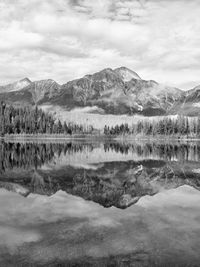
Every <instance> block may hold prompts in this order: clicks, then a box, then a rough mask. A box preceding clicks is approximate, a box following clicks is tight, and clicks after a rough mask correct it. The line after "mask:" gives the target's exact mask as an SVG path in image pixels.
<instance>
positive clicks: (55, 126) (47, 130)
mask: <svg viewBox="0 0 200 267" xmlns="http://www.w3.org/2000/svg"><path fill="white" fill-rule="evenodd" d="M93 130H94V129H93V127H92V126H87V127H84V126H83V125H79V124H75V123H66V122H64V123H62V122H61V121H60V120H55V118H54V117H53V116H52V115H51V114H49V113H45V112H44V111H43V110H42V109H39V108H38V107H37V106H35V107H34V108H31V107H21V108H16V107H13V106H12V105H6V104H5V103H4V102H1V107H0V135H1V136H4V135H5V134H68V135H72V134H91V133H92V132H93Z"/></svg>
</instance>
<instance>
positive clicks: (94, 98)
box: [50, 67, 183, 115]
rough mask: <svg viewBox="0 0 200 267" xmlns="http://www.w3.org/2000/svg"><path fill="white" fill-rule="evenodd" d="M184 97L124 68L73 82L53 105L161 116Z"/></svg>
mask: <svg viewBox="0 0 200 267" xmlns="http://www.w3.org/2000/svg"><path fill="white" fill-rule="evenodd" d="M133 77H134V78H133ZM182 94H183V92H182V91H181V90H179V89H177V88H173V87H166V86H163V85H160V84H158V83H156V82H155V81H152V80H151V81H146V80H142V79H141V78H140V77H139V76H138V75H137V74H136V73H135V72H133V71H130V70H129V69H126V68H125V67H121V68H118V69H115V70H112V69H104V70H102V71H100V72H97V73H94V74H92V75H86V76H84V77H83V78H80V79H77V80H73V81H70V82H68V83H66V84H64V85H62V87H61V92H60V95H57V96H56V97H55V98H52V99H51V100H50V102H51V104H53V105H58V106H62V107H65V108H68V109H73V108H75V107H85V106H97V107H99V108H100V109H101V110H104V112H105V113H106V114H133V113H139V114H143V115H161V114H165V113H166V111H167V110H169V109H170V108H171V107H172V105H173V104H174V102H175V101H176V100H177V99H179V98H180V97H181V96H182Z"/></svg>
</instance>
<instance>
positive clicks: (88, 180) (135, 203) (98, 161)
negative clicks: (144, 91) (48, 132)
mask: <svg viewBox="0 0 200 267" xmlns="http://www.w3.org/2000/svg"><path fill="white" fill-rule="evenodd" d="M199 190H200V142H178V141H174V142H172V141H171V142H169V141H166V142H164V141H160V142H159V141H157V142H153V141H152V142H150V141H149V142H148V141H135V142H117V141H112V142H97V141H93V142H92V141H91V142H90V141H86V140H85V141H84V140H82V141H81V140H79V141H78V140H77V141H75V140H74V141H59V140H57V141H55V140H54V141H48V142H44V141H42V140H41V141H37V142H34V141H33V142H31V141H27V142H26V141H23V142H17V141H15V142H14V141H12V142H8V141H1V142H0V255H1V256H0V266H120V267H121V266H138V267H139V266H167V267H168V266H199V265H200V253H199V252H200V234H199V233H200V191H199Z"/></svg>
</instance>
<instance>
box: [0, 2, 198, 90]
mask: <svg viewBox="0 0 200 267" xmlns="http://www.w3.org/2000/svg"><path fill="white" fill-rule="evenodd" d="M120 66H126V67H128V68H130V69H132V70H134V71H135V72H137V73H138V74H139V75H140V77H141V78H143V79H146V80H148V79H152V80H156V81H157V82H160V83H163V84H167V85H172V86H176V87H179V88H181V89H184V90H185V89H191V88H193V87H194V86H196V85H198V84H200V3H199V0H189V1H188V0H28V1H27V0H0V84H7V83H10V82H13V81H16V80H19V79H23V78H24V77H28V78H30V79H31V80H42V79H48V78H51V79H54V80H56V81H57V82H58V83H60V84H62V83H66V82H67V81H69V80H72V79H75V78H79V77H82V76H84V75H85V74H89V73H94V72H96V71H99V70H101V69H104V68H116V67H120Z"/></svg>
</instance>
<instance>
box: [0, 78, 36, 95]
mask: <svg viewBox="0 0 200 267" xmlns="http://www.w3.org/2000/svg"><path fill="white" fill-rule="evenodd" d="M29 84H31V80H29V79H28V78H24V79H22V80H20V81H17V82H14V83H10V84H8V85H5V86H0V93H3V92H5V93H7V92H12V91H19V90H21V89H23V88H24V87H26V86H28V85H29Z"/></svg>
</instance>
